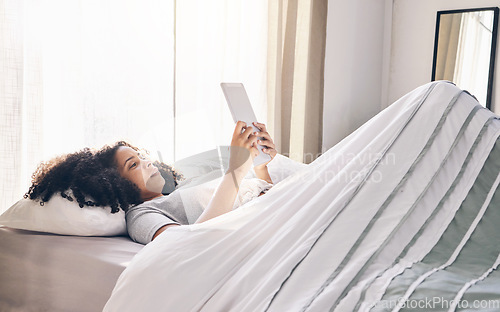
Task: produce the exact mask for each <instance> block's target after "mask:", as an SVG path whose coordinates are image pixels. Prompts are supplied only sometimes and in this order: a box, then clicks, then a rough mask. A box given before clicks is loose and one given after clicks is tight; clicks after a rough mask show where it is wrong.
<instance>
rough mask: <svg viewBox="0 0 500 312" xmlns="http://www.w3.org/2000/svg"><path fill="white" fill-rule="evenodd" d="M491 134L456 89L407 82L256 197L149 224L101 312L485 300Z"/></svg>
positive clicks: (493, 253)
mask: <svg viewBox="0 0 500 312" xmlns="http://www.w3.org/2000/svg"><path fill="white" fill-rule="evenodd" d="M499 135H500V121H499V120H498V116H496V115H494V114H493V113H491V112H490V111H488V110H486V109H485V108H484V107H482V106H480V105H479V104H478V102H477V101H476V100H475V99H474V98H473V97H472V96H470V95H469V94H468V93H467V92H464V91H463V90H460V89H459V88H457V87H456V86H454V85H453V84H450V83H447V82H433V83H429V84H426V85H424V86H422V87H419V88H417V89H416V90H414V91H412V92H410V93H409V94H407V95H405V96H404V97H403V98H402V99H400V100H399V101H397V102H396V103H394V104H393V105H391V106H389V107H388V108H387V109H386V110H384V111H383V112H381V113H380V114H378V115H377V116H376V117H374V118H373V119H371V120H370V121H368V122H367V123H366V124H365V125H363V126H362V127H361V128H359V129H358V130H357V131H355V132H354V133H353V134H351V135H350V136H349V137H347V138H346V139H344V140H343V141H342V142H340V143H339V144H337V145H336V146H334V147H333V148H331V149H330V150H328V151H327V152H325V153H324V154H323V155H321V156H320V157H319V158H317V159H316V160H315V161H314V162H312V163H311V164H309V165H308V167H307V168H306V169H305V170H301V171H299V172H297V173H295V174H293V175H291V176H290V177H288V178H286V179H285V180H283V181H281V182H280V183H278V184H276V185H275V186H274V187H273V188H272V189H271V190H269V191H268V192H267V193H266V194H265V196H261V197H259V198H257V199H255V200H253V201H251V202H248V203H247V204H245V205H243V206H241V207H240V208H239V209H237V210H234V211H231V212H229V213H227V214H225V215H222V216H220V217H217V218H214V219H211V220H208V221H207V222H204V223H201V224H193V225H188V226H182V227H175V228H173V229H171V230H168V231H165V232H163V233H162V234H161V235H159V236H158V237H157V238H156V239H155V240H154V241H153V242H152V243H150V244H148V245H147V246H146V247H145V248H144V249H142V250H141V251H140V252H139V253H138V254H137V255H136V256H135V257H134V259H133V260H132V261H131V263H130V264H129V266H128V267H127V268H126V269H125V270H124V271H123V273H122V274H121V275H120V277H119V279H118V281H117V284H116V286H115V288H114V290H113V292H112V295H111V297H110V299H109V301H108V302H107V304H106V306H105V309H104V311H113V312H114V311H120V312H122V311H139V310H141V311H155V310H169V311H170V310H171V311H238V312H242V311H248V312H253V311H278V312H279V311H314V312H324V311H337V312H345V311H499V310H500V279H499V277H500V274H499V273H498V271H497V269H498V265H499V264H500V231H499V230H498V224H499V223H500V210H499V209H498V208H499V207H500V192H497V189H498V187H499V185H500V140H499V139H498V138H499ZM138 294H140V295H138Z"/></svg>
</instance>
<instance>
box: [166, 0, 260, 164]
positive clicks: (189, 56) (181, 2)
mask: <svg viewBox="0 0 500 312" xmlns="http://www.w3.org/2000/svg"><path fill="white" fill-rule="evenodd" d="M176 3H177V4H176V76H175V78H176V91H175V92H176V116H175V118H176V147H175V154H176V155H175V157H176V159H181V158H184V157H187V156H190V155H193V154H196V153H200V152H203V151H207V150H212V149H214V148H215V147H216V146H217V145H229V144H230V142H231V136H232V133H233V130H234V122H233V120H232V118H231V114H230V111H229V109H228V107H227V104H226V102H225V99H224V95H223V93H222V91H221V88H220V83H221V82H242V83H243V84H244V85H245V88H246V90H247V93H248V96H249V98H250V102H251V103H252V106H253V108H254V110H255V114H256V116H257V119H258V120H259V121H261V122H264V123H266V117H267V116H266V105H267V103H266V98H267V96H266V63H267V60H266V58H267V55H266V53H267V6H268V4H267V1H265V0H256V1H244V0H231V1H224V0H211V1H204V0H178V1H177V2H176Z"/></svg>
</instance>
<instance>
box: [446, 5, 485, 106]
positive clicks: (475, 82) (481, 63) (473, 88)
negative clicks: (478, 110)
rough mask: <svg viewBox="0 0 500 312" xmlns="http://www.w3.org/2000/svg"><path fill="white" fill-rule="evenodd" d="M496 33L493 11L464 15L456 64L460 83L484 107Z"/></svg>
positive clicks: (457, 80) (456, 75) (457, 81)
mask: <svg viewBox="0 0 500 312" xmlns="http://www.w3.org/2000/svg"><path fill="white" fill-rule="evenodd" d="M492 32H493V14H491V12H470V13H466V14H463V16H462V23H461V27H460V36H459V49H458V55H457V61H456V66H455V74H454V77H456V81H455V82H456V84H457V86H459V87H460V86H462V87H464V86H466V87H464V88H466V89H467V90H468V91H470V92H471V93H472V94H474V96H475V97H476V98H477V99H478V101H479V103H481V104H482V105H483V106H485V105H486V97H487V91H488V90H487V88H488V77H489V75H488V73H489V69H490V66H489V63H490V52H491V37H492V35H491V34H492Z"/></svg>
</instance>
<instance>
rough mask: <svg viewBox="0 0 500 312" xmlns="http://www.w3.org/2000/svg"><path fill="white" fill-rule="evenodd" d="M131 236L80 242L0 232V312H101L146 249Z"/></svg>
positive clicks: (70, 238) (76, 238)
mask: <svg viewBox="0 0 500 312" xmlns="http://www.w3.org/2000/svg"><path fill="white" fill-rule="evenodd" d="M143 247H144V246H143V245H141V244H137V243H134V242H133V241H132V240H131V239H130V238H129V237H125V236H121V237H80V236H64V235H54V234H47V233H41V232H31V231H25V230H18V229H11V228H6V227H0V251H1V252H0V311H23V312H28V311H51V312H57V311H65V312H67V311H73V312H78V311H82V312H84V311H85V312H87V311H102V309H103V307H104V305H105V303H106V301H107V300H108V298H109V296H110V294H111V291H112V289H113V287H114V285H115V283H116V280H117V279H118V276H119V275H120V274H121V272H122V271H123V270H124V269H125V267H126V266H127V265H128V263H129V261H130V260H131V259H132V257H134V255H135V254H136V253H137V252H138V251H139V250H141V249H142V248H143Z"/></svg>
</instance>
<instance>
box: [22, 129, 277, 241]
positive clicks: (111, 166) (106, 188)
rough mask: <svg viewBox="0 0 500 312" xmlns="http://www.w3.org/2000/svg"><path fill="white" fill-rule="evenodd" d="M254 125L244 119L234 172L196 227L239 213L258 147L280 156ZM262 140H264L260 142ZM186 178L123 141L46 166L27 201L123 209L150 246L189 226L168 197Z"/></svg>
mask: <svg viewBox="0 0 500 312" xmlns="http://www.w3.org/2000/svg"><path fill="white" fill-rule="evenodd" d="M254 125H255V126H256V127H257V128H258V129H259V130H260V132H254V133H252V127H251V126H249V127H247V126H246V124H245V123H244V122H242V121H239V122H238V123H237V124H236V127H235V129H234V133H233V137H232V140H231V149H230V158H229V167H228V170H227V171H226V173H225V175H224V176H223V177H222V179H221V181H220V183H219V186H218V187H217V189H216V190H215V193H214V195H213V197H212V199H211V200H210V202H209V204H208V206H207V207H205V209H204V210H203V212H202V213H201V215H199V217H198V218H197V220H196V221H195V222H194V223H201V222H204V221H207V220H209V219H212V218H215V217H217V216H219V215H222V214H225V213H227V212H229V211H231V210H232V209H233V205H234V202H235V199H236V196H237V194H238V190H239V186H240V184H241V182H242V180H243V178H244V177H245V176H246V175H247V173H248V171H249V170H250V169H251V167H252V161H253V159H254V158H255V156H257V155H258V153H259V151H258V149H257V147H256V144H257V143H258V144H260V145H262V146H264V149H263V152H264V153H267V154H269V155H270V156H271V160H272V159H273V158H274V157H275V156H276V150H275V145H274V143H273V140H272V138H271V137H270V135H269V133H268V132H267V130H266V126H265V125H264V124H261V123H255V124H254ZM259 137H262V138H263V140H261V141H258V138H259ZM268 163H269V162H266V163H264V164H261V165H259V166H255V167H254V171H255V174H256V176H257V178H258V179H260V180H262V182H263V184H262V185H263V187H262V190H263V191H265V190H266V189H268V188H269V187H270V186H271V184H272V180H271V177H270V176H269V172H268V170H267V164H268ZM181 177H182V176H181V174H179V173H178V172H176V171H175V170H174V169H173V168H171V167H170V166H168V165H165V164H163V163H159V162H155V163H154V164H153V163H152V162H151V161H150V160H149V159H147V158H145V157H143V155H142V153H141V152H140V150H139V149H138V148H136V147H133V146H132V145H130V144H128V143H126V142H123V141H121V142H117V143H115V144H114V145H113V146H106V147H104V148H102V149H101V150H99V151H96V152H94V151H91V150H90V149H84V150H82V151H79V152H76V153H73V154H69V155H65V156H62V157H58V158H55V159H53V160H51V161H49V162H46V163H42V164H41V165H40V166H39V167H38V169H37V171H36V172H35V173H34V174H33V181H32V185H31V187H30V189H29V191H28V192H27V193H26V195H25V197H29V198H30V199H41V200H42V203H43V202H46V201H48V200H49V199H50V198H51V197H52V195H53V194H56V193H60V194H61V196H63V197H65V198H67V199H68V200H70V201H73V200H74V199H76V201H77V202H78V203H79V204H80V207H83V206H110V207H111V209H112V210H111V211H112V212H118V211H119V208H121V209H123V210H124V211H125V212H126V218H127V229H128V232H129V235H130V237H131V238H132V239H133V240H135V241H137V242H140V243H143V244H147V243H148V242H150V241H151V240H153V239H154V238H155V237H157V236H158V235H159V234H160V233H162V232H163V231H165V230H166V229H167V228H169V227H172V226H179V225H181V224H188V221H187V218H186V212H185V211H184V209H183V208H182V207H181V208H179V207H171V206H169V205H168V202H167V200H166V196H165V195H168V193H170V192H171V191H172V190H173V189H174V188H175V187H176V186H177V183H178V181H179V179H181ZM264 181H265V182H264ZM162 191H163V192H162ZM164 194H165V195H164ZM262 194H263V192H261V193H260V195H262ZM260 195H259V196H260ZM73 197H74V199H73ZM89 199H91V200H89Z"/></svg>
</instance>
